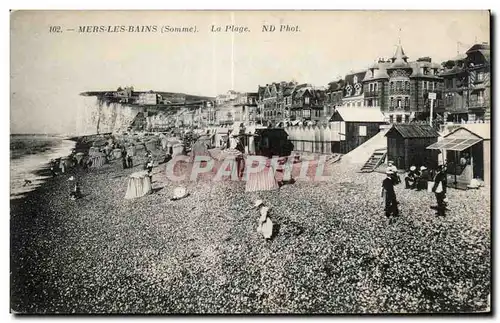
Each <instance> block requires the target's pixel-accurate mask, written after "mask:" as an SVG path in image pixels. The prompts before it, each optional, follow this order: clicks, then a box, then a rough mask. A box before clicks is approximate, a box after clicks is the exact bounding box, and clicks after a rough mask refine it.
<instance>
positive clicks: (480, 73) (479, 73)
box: [477, 72, 484, 81]
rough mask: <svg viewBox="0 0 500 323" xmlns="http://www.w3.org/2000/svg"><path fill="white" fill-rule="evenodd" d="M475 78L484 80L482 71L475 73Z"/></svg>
mask: <svg viewBox="0 0 500 323" xmlns="http://www.w3.org/2000/svg"><path fill="white" fill-rule="evenodd" d="M477 80H478V81H484V72H478V73H477Z"/></svg>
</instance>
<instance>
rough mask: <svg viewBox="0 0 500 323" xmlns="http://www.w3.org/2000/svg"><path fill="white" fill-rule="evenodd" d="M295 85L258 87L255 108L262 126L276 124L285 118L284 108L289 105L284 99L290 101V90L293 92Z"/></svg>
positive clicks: (281, 83) (289, 83)
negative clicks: (259, 115)
mask: <svg viewBox="0 0 500 323" xmlns="http://www.w3.org/2000/svg"><path fill="white" fill-rule="evenodd" d="M296 85H297V83H296V82H279V83H271V84H266V86H259V88H258V91H257V94H258V96H259V100H258V104H257V108H258V111H259V113H260V114H261V116H262V119H263V122H264V124H276V123H278V122H281V121H283V120H284V119H286V118H287V114H288V111H286V109H285V106H287V105H288V106H290V104H291V103H290V101H287V102H289V103H288V104H287V103H286V102H285V97H287V98H288V100H290V95H291V93H290V88H291V89H292V92H293V88H294V87H295V86H296Z"/></svg>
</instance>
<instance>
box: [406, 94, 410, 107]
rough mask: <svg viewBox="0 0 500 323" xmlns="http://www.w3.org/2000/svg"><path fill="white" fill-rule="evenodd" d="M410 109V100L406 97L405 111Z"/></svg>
mask: <svg viewBox="0 0 500 323" xmlns="http://www.w3.org/2000/svg"><path fill="white" fill-rule="evenodd" d="M409 107H410V99H409V98H408V97H405V109H407V108H409Z"/></svg>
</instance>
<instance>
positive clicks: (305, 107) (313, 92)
mask: <svg viewBox="0 0 500 323" xmlns="http://www.w3.org/2000/svg"><path fill="white" fill-rule="evenodd" d="M324 101H325V90H324V89H321V88H317V87H314V86H312V85H310V84H301V85H297V86H296V87H295V90H294V91H293V93H292V106H291V112H290V119H291V120H300V121H314V122H318V121H320V120H321V119H322V118H323V117H324V116H325V115H324Z"/></svg>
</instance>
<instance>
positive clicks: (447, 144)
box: [427, 138, 482, 151]
mask: <svg viewBox="0 0 500 323" xmlns="http://www.w3.org/2000/svg"><path fill="white" fill-rule="evenodd" d="M480 141H482V139H479V138H474V139H460V138H454V139H453V138H449V139H448V138H444V139H443V140H441V141H438V142H436V143H433V144H432V145H430V146H429V147H427V149H439V150H453V151H463V150H465V149H467V148H469V147H472V146H474V145H475V144H477V143H478V142H480Z"/></svg>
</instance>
